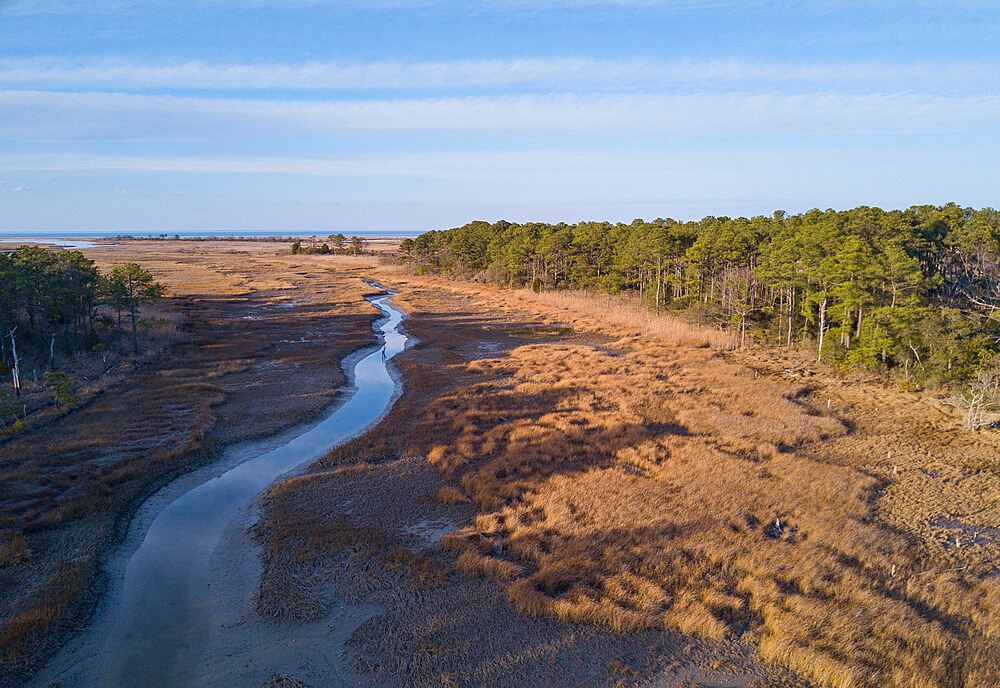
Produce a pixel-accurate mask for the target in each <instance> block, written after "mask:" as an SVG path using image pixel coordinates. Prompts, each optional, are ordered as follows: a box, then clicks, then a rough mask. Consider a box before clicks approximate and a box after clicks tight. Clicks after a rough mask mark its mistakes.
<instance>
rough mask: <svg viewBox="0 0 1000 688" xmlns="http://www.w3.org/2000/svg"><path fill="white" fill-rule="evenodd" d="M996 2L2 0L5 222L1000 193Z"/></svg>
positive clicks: (411, 219) (443, 219)
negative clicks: (167, 0) (159, 0)
mask: <svg viewBox="0 0 1000 688" xmlns="http://www.w3.org/2000/svg"><path fill="white" fill-rule="evenodd" d="M997 36H1000V9H998V7H997V5H996V3H995V2H990V1H977V0H945V1H941V2H932V1H931V0H910V1H908V2H903V1H902V0H898V1H897V0H883V1H882V2H861V1H860V0H858V1H854V0H845V1H844V2H834V1H833V0H802V1H796V0H777V1H767V0H745V1H743V2H735V1H727V0H535V1H533V2H528V1H527V0H483V1H482V2H457V1H455V0H369V1H367V2H364V1H362V0H285V1H280V0H242V1H238V0H214V1H213V0H202V1H200V2H195V1H194V0H174V1H173V2H169V3H163V2H152V1H151V0H106V1H104V2H100V1H96V2H95V1H93V0H92V1H89V2H88V1H84V0H65V1H59V0H0V232H3V233H6V234H16V233H45V232H52V231H80V232H103V231H115V232H119V231H135V232H149V231H154V232H158V231H166V232H175V231H184V230H220V231H223V230H226V231H241V230H242V231H262V230H268V231H270V230H274V231H288V232H293V231H294V232H312V231H315V232H321V233H328V232H332V231H344V232H350V231H351V230H423V229H431V228H443V227H449V226H453V225H457V224H462V223H464V222H467V221H469V220H472V219H477V218H479V219H489V220H493V219H498V218H506V219H509V220H528V219H537V220H550V221H558V220H565V221H576V220H581V219H607V220H626V221H630V220H631V219H632V218H635V217H644V218H650V219H651V218H655V217H675V218H678V219H691V218H698V217H701V216H704V215H709V214H712V215H731V216H736V215H753V214H760V213H770V212H771V211H772V210H775V209H779V208H780V209H784V210H788V211H791V212H798V211H802V210H807V209H809V208H813V207H820V208H827V207H834V208H845V207H853V206H856V205H861V204H865V205H880V206H882V207H906V206H909V205H912V204H922V203H944V202H947V201H955V202H957V203H960V204H963V205H971V206H976V207H981V206H994V207H995V206H996V205H997V200H996V194H997V189H998V188H1000V185H998V181H1000V173H998V171H997V170H998V166H997V160H998V159H1000V156H998V154H1000V46H998V42H997V40H996V37H997Z"/></svg>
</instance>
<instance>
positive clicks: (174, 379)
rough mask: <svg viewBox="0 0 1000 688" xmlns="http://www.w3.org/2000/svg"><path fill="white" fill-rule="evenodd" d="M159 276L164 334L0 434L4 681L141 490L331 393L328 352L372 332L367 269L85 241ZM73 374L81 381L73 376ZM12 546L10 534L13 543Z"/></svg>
mask: <svg viewBox="0 0 1000 688" xmlns="http://www.w3.org/2000/svg"><path fill="white" fill-rule="evenodd" d="M88 254H89V255H90V256H91V257H92V258H93V259H95V260H96V261H97V262H98V264H99V265H100V266H101V267H102V268H108V267H110V266H112V265H115V264H119V263H122V262H126V261H136V262H139V263H141V264H142V265H143V266H144V267H146V268H147V269H149V270H150V271H151V272H152V273H153V274H154V276H155V277H156V279H157V280H158V281H160V282H162V283H163V284H165V285H166V287H167V290H168V296H167V298H166V299H164V300H163V301H162V302H161V303H160V304H158V306H157V308H158V309H159V311H160V312H163V313H166V314H167V315H168V316H169V322H170V323H171V324H170V329H171V332H170V336H169V341H167V342H165V343H164V344H163V345H162V346H160V347H159V348H158V349H157V350H156V351H155V352H153V353H152V354H149V355H146V356H144V357H142V358H141V359H140V360H138V361H136V362H134V363H133V362H126V363H124V364H123V365H122V366H120V367H119V368H118V369H115V370H112V371H110V372H109V373H108V378H109V381H108V382H107V383H106V384H101V385H98V384H95V382H96V381H94V380H91V384H94V387H95V389H94V390H93V391H91V392H90V393H89V395H87V396H86V397H85V399H84V402H83V403H81V404H80V405H79V406H78V407H77V408H75V409H74V410H72V411H71V412H70V413H66V414H63V415H59V416H57V417H55V418H53V419H49V420H47V421H46V422H45V423H43V424H41V425H39V426H38V427H31V429H30V430H29V432H26V433H24V434H21V435H19V436H16V437H14V438H11V439H7V440H5V441H4V443H3V444H2V445H0V466H2V467H0V519H2V523H3V528H4V531H5V534H6V536H7V540H6V543H12V542H13V543H15V544H17V545H18V550H17V552H19V554H18V555H17V556H6V555H5V556H4V563H3V568H2V571H0V575H2V578H3V587H4V591H5V595H4V596H3V599H2V601H0V645H2V648H3V651H2V655H0V662H2V663H0V677H2V680H0V683H3V684H4V685H20V684H21V682H22V679H23V678H24V677H25V676H27V675H29V674H30V673H31V672H33V671H34V670H35V669H36V668H37V667H38V666H39V665H40V664H41V663H42V661H43V660H45V659H46V658H47V657H49V656H51V654H52V653H53V652H54V651H55V649H56V648H57V647H58V646H59V645H60V644H61V643H62V642H63V641H64V640H65V638H66V637H67V636H68V635H69V634H71V632H72V631H73V629H75V628H76V627H77V626H78V625H80V624H82V623H85V621H86V619H87V618H88V617H89V615H90V613H91V611H92V610H93V607H94V604H95V603H96V601H97V600H98V599H99V598H100V596H101V594H102V593H103V591H104V589H105V577H104V575H103V573H102V568H101V564H102V562H104V561H105V560H106V559H107V557H108V556H109V554H110V553H111V552H113V551H114V549H115V548H116V547H117V546H118V544H119V543H120V542H121V541H122V538H123V537H124V535H125V533H126V531H127V528H128V524H129V521H130V518H131V516H132V515H133V512H134V510H135V508H136V507H137V506H138V505H139V504H140V503H141V502H142V500H143V499H144V498H145V497H147V496H149V495H151V494H152V493H153V492H155V491H156V490H157V489H158V488H160V487H161V486H163V485H165V484H166V483H167V482H169V481H170V480H171V479H173V478H175V477H177V476H178V475H181V474H183V473H185V472H188V471H190V470H192V469H194V468H197V467H198V466H202V465H206V464H209V463H212V462H213V461H215V460H217V459H218V458H219V456H220V455H221V452H222V450H223V448H224V447H226V446H229V445H232V444H235V443H239V442H244V441H247V440H249V439H252V438H261V437H268V436H271V435H273V434H275V433H277V432H279V431H280V430H282V429H284V428H288V427H291V426H295V425H300V424H302V423H303V422H306V421H308V420H310V419H313V418H315V417H316V416H317V414H318V413H319V412H321V411H322V410H323V409H325V408H327V407H328V406H330V404H331V403H333V401H334V399H335V397H336V395H337V391H338V389H339V388H340V387H341V386H342V385H343V383H344V381H345V376H344V374H343V372H342V371H341V369H340V366H339V361H340V359H341V358H343V356H345V355H346V354H348V353H349V352H351V351H353V350H356V349H358V348H359V347H362V346H365V345H372V344H374V342H375V338H374V334H373V333H372V331H371V327H370V325H371V322H372V321H373V320H374V319H375V318H376V317H378V311H377V310H376V309H375V308H373V307H372V306H371V305H370V304H369V303H368V302H367V301H365V300H364V298H363V297H364V295H365V294H367V293H372V292H374V291H375V290H373V289H372V288H371V287H369V286H368V285H367V284H365V282H364V281H363V279H362V277H363V273H364V266H365V265H367V262H359V261H356V260H351V259H349V258H338V259H334V260H332V261H331V260H327V261H324V262H323V263H322V264H318V263H315V262H313V261H311V260H310V259H309V258H308V257H295V259H294V260H292V257H291V256H289V255H285V254H287V247H285V246H280V247H279V246H277V245H267V244H261V243H250V244H238V243H233V242H199V243H197V244H181V243H171V244H167V243H164V242H128V243H127V244H122V245H119V246H112V247H101V248H95V249H90V250H88ZM85 374H86V373H82V374H77V378H78V379H81V376H82V375H85ZM8 548H9V544H8Z"/></svg>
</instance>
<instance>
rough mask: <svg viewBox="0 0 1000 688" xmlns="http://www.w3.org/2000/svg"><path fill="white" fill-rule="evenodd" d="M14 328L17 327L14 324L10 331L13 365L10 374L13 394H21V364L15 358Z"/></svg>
mask: <svg viewBox="0 0 1000 688" xmlns="http://www.w3.org/2000/svg"><path fill="white" fill-rule="evenodd" d="M16 329H17V327H16V326H15V327H14V329H13V330H11V331H10V350H11V353H13V354H14V367H13V368H12V369H11V374H12V376H13V378H14V379H13V384H14V395H15V396H21V365H20V361H19V360H18V358H17V343H16V342H15V341H14V330H16Z"/></svg>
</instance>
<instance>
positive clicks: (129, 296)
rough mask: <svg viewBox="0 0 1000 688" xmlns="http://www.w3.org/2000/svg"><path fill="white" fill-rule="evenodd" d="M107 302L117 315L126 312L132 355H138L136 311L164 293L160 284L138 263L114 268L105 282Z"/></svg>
mask: <svg viewBox="0 0 1000 688" xmlns="http://www.w3.org/2000/svg"><path fill="white" fill-rule="evenodd" d="M105 289H106V292H107V297H108V301H109V302H110V303H111V304H112V305H114V306H115V308H116V309H117V310H118V311H119V313H120V312H121V311H123V310H125V311H128V313H129V319H130V321H131V323H132V353H134V354H136V355H138V354H139V339H138V336H137V333H136V313H135V312H136V309H137V308H138V307H139V306H140V305H141V304H144V303H152V302H154V301H156V300H157V299H159V298H161V297H162V296H163V293H164V287H163V285H162V284H159V283H158V282H156V281H154V280H153V275H152V274H150V272H149V271H148V270H145V269H144V268H143V267H142V266H141V265H139V264H138V263H125V264H123V265H118V266H116V267H115V268H114V269H113V270H112V271H111V274H110V275H109V276H108V278H107V280H106V282H105Z"/></svg>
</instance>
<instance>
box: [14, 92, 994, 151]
mask: <svg viewBox="0 0 1000 688" xmlns="http://www.w3.org/2000/svg"><path fill="white" fill-rule="evenodd" d="M0 100H2V102H3V103H4V109H3V111H2V113H0V136H3V137H6V138H10V139H54V140H66V139H88V138H91V139H123V140H136V139H161V140H176V139H181V138H186V139H229V140H246V139H263V138H270V139H282V138H285V139H287V138H295V137H312V138H315V137H322V136H328V137H337V136H343V135H349V134H350V133H351V132H358V131H369V132H387V133H391V132H403V133H406V132H409V133H421V132H425V133H426V132H442V133H448V134H456V133H461V132H466V133H471V132H475V133H484V134H488V133H493V134H507V135H511V134H513V135H520V136H527V137H535V136H542V135H545V136H552V135H560V136H570V137H578V138H579V137H583V138H589V137H601V139H602V140H603V139H606V138H607V137H631V136H650V135H761V134H765V135H777V134H784V135H828V134H838V135H839V134H921V133H949V132H967V131H995V130H996V128H997V125H998V123H1000V95H977V96H968V97H960V96H934V95H925V94H917V93H875V94H862V95H850V94H841V93H833V92H830V93H808V94H794V93H792V94H789V93H779V92H766V93H748V92H733V93H702V92H693V93H682V94H676V95H662V94H644V93H636V94H595V95H582V94H572V93H556V94H524V95H510V96H463V97H445V98H422V99H384V100H347V101H332V100H280V101H279V100H259V99H258V100H248V99H233V98H192V97H176V96H151V95H131V94H121V93H58V92H45V91H0Z"/></svg>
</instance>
